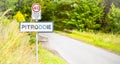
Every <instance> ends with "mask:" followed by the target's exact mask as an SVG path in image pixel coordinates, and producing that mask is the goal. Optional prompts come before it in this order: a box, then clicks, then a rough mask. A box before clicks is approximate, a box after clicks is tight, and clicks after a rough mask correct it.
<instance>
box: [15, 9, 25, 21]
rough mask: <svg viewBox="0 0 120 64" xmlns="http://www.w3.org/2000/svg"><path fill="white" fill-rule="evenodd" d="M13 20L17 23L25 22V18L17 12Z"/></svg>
mask: <svg viewBox="0 0 120 64" xmlns="http://www.w3.org/2000/svg"><path fill="white" fill-rule="evenodd" d="M14 19H16V20H17V21H18V22H23V21H25V17H24V15H23V14H22V13H21V12H20V11H18V12H17V14H16V15H15V16H14Z"/></svg>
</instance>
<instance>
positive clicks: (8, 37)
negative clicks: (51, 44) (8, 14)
mask: <svg viewBox="0 0 120 64" xmlns="http://www.w3.org/2000/svg"><path fill="white" fill-rule="evenodd" d="M35 57H36V56H35V43H33V44H31V42H30V36H29V35H28V33H23V32H20V30H19V23H18V22H17V21H15V20H12V21H10V20H9V19H7V18H2V17H0V64H36V58H35ZM39 63H41V64H66V62H64V61H63V60H62V59H60V58H59V57H57V56H56V55H54V54H52V53H50V52H49V51H46V50H45V49H43V48H41V47H39Z"/></svg>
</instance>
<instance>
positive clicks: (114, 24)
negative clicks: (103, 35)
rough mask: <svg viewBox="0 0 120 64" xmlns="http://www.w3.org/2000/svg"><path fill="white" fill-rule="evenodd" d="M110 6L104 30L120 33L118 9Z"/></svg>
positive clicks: (119, 10) (119, 11)
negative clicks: (106, 25)
mask: <svg viewBox="0 0 120 64" xmlns="http://www.w3.org/2000/svg"><path fill="white" fill-rule="evenodd" d="M111 6H112V8H111V10H110V12H109V14H108V16H107V21H108V23H109V25H108V27H106V30H107V31H111V32H112V33H120V9H119V8H117V7H115V5H114V4H112V5H111Z"/></svg>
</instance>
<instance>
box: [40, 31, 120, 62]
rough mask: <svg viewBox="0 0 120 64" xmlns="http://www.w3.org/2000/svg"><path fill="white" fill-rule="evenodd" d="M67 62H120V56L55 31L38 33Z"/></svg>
mask: <svg viewBox="0 0 120 64" xmlns="http://www.w3.org/2000/svg"><path fill="white" fill-rule="evenodd" d="M39 35H41V36H43V37H47V38H48V40H49V41H48V42H49V45H50V46H51V47H52V48H53V49H55V50H56V51H57V52H58V53H59V54H60V55H61V56H62V57H63V58H64V59H65V60H66V61H67V62H68V63H69V64H120V56H119V55H116V54H113V53H111V52H108V51H106V50H103V49H101V48H98V47H94V46H91V45H89V44H85V43H83V42H81V41H77V40H75V39H72V38H69V37H66V36H62V35H59V34H56V33H40V34H39Z"/></svg>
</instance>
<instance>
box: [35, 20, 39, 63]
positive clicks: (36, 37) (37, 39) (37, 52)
mask: <svg viewBox="0 0 120 64" xmlns="http://www.w3.org/2000/svg"><path fill="white" fill-rule="evenodd" d="M37 21H38V20H36V22H37ZM38 63H39V61H38V32H37V33H36V64H38Z"/></svg>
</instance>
